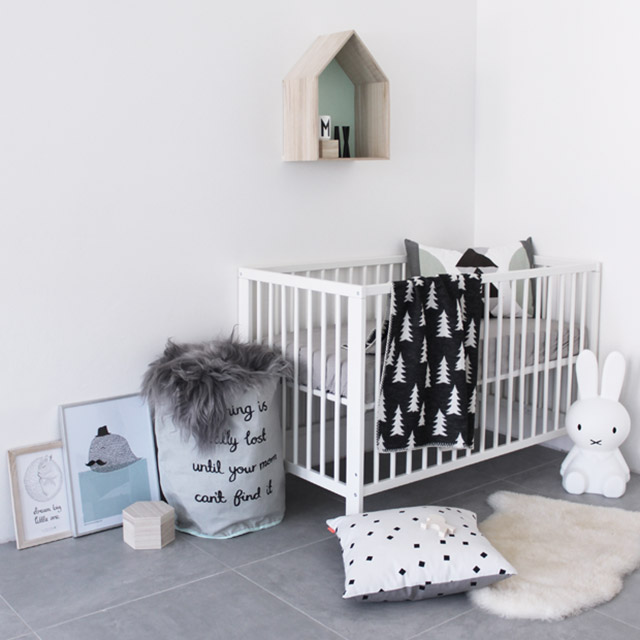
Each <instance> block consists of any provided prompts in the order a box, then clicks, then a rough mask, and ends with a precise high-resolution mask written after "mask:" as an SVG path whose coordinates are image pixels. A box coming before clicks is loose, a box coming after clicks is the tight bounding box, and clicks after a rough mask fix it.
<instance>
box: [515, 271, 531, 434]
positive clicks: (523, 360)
mask: <svg viewBox="0 0 640 640" xmlns="http://www.w3.org/2000/svg"><path fill="white" fill-rule="evenodd" d="M530 289H531V279H530V278H527V279H526V280H524V289H523V291H522V325H521V330H522V333H521V336H520V374H519V382H520V386H519V389H518V395H519V398H518V400H519V402H518V440H522V438H524V408H525V405H526V389H525V383H526V379H527V376H526V374H525V367H526V366H527V344H528V336H527V324H528V322H529V290H530Z"/></svg>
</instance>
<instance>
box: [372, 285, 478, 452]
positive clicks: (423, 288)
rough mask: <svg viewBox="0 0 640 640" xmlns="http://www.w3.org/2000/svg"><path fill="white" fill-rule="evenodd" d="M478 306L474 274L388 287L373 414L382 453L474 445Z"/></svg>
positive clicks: (377, 439)
mask: <svg viewBox="0 0 640 640" xmlns="http://www.w3.org/2000/svg"><path fill="white" fill-rule="evenodd" d="M482 307H483V296H482V289H481V280H480V278H479V276H478V275H476V274H462V275H456V276H455V277H450V276H449V275H443V276H434V277H429V278H426V277H415V278H412V279H411V280H403V281H399V282H394V283H393V290H392V295H391V296H390V315H389V330H388V336H387V348H386V353H385V356H384V367H383V371H382V380H381V385H380V395H379V398H378V405H377V415H376V418H377V422H376V441H377V443H378V447H379V449H380V450H382V451H402V450H407V449H413V448H417V447H424V446H446V447H456V448H460V447H469V446H471V445H472V444H473V429H474V426H475V424H474V423H475V412H476V395H477V394H476V381H477V375H478V371H477V368H478V335H479V327H480V322H481V320H482V311H483V309H482Z"/></svg>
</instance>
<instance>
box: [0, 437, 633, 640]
mask: <svg viewBox="0 0 640 640" xmlns="http://www.w3.org/2000/svg"><path fill="white" fill-rule="evenodd" d="M561 460H562V454H560V453H558V452H556V451H553V450H551V449H545V448H543V447H534V448H531V449H528V450H525V451H522V452H517V453H513V454H510V455H509V456H505V457H502V458H499V459H497V460H494V461H489V462H484V463H481V464H477V465H475V466H473V467H469V468H466V469H461V470H458V471H454V472H450V473H448V474H446V475H443V476H438V477H436V478H433V479H431V480H427V481H424V482H421V483H417V484H414V485H411V486H409V487H405V488H402V489H396V490H393V491H390V492H387V493H385V494H382V495H377V496H372V497H371V498H369V499H368V500H367V503H366V504H365V508H366V509H367V510H369V511H372V510H374V509H382V508H391V507H398V506H403V505H405V506H409V505H417V504H429V503H432V504H433V503H438V504H447V505H451V506H457V507H464V508H467V509H472V510H474V511H476V512H477V513H478V517H479V519H480V520H482V519H484V518H485V517H487V516H488V515H489V514H490V512H491V509H490V508H489V507H488V506H487V504H486V499H487V496H489V495H490V494H491V493H493V492H494V491H497V490H500V489H509V490H511V491H519V492H524V493H535V494H539V495H545V496H549V497H553V498H563V499H569V500H576V501H579V502H586V503H590V504H600V505H609V506H618V507H624V508H627V509H633V510H640V477H639V476H636V475H634V476H633V477H632V480H631V482H630V483H629V486H628V488H627V492H626V494H625V495H624V497H623V498H621V499H620V500H607V499H605V498H602V497H598V496H586V497H580V498H576V497H572V496H569V495H568V494H566V493H565V492H564V491H563V489H562V487H561V485H560V477H559V473H558V470H559V466H560V461H561ZM342 512H343V506H342V502H341V500H339V499H338V498H336V497H334V496H332V495H331V494H329V493H327V492H325V491H323V490H321V489H318V488H316V487H313V486H312V485H309V484H307V483H305V482H303V481H301V480H298V479H296V478H293V477H288V482H287V516H286V518H285V520H284V522H283V523H282V524H280V525H278V526H277V527H272V528H271V529H267V530H265V531H261V532H258V533H252V534H249V535H245V536H241V537H239V538H235V539H232V540H224V541H216V540H205V539H200V538H194V537H191V536H187V535H181V534H179V535H178V537H177V539H176V541H175V542H174V543H173V544H171V545H169V546H167V547H165V548H164V549H162V550H160V551H134V550H133V549H130V548H129V547H128V546H127V545H125V544H124V543H123V542H122V530H121V529H112V530H110V531H106V532H102V533H96V534H93V535H90V536H86V537H83V538H77V539H68V540H62V541H59V542H55V543H51V544H48V545H42V546H39V547H34V548H31V549H26V550H24V551H17V550H16V549H15V546H14V545H13V544H5V545H0V640H9V639H12V638H25V639H35V638H41V639H42V640H55V639H64V640H73V639H75V638H83V639H84V638H92V640H102V639H105V638H109V639H111V638H118V639H120V640H129V639H136V640H145V639H148V638H149V639H151V638H153V639H155V640H157V639H163V638H167V639H169V638H170V639H172V640H173V639H177V638H188V639H189V640H198V639H200V638H202V639H205V638H206V639H215V638H222V639H224V640H233V639H236V638H238V639H244V638H254V637H259V638H278V639H283V640H289V639H295V640H298V639H305V638H313V639H318V640H322V639H324V638H348V639H350V640H351V639H353V640H358V639H369V638H384V639H385V640H400V639H408V638H415V639H420V640H430V639H432V638H433V639H434V640H435V639H440V638H449V639H453V640H455V639H457V638H465V639H468V638H490V639H492V640H501V639H503V638H504V639H507V638H508V639H509V640H518V639H526V640H535V639H536V638H545V639H548V638H554V639H555V638H560V639H572V638H576V639H577V638H579V639H580V640H589V639H591V638H593V639H594V640H595V639H596V638H597V639H598V640H601V639H602V638H607V639H608V640H618V639H622V638H640V607H639V606H638V603H640V572H636V573H635V574H632V575H630V576H628V577H627V578H626V579H625V586H624V589H623V591H622V592H621V593H620V595H618V597H616V598H615V599H614V600H612V601H611V602H609V603H607V604H604V605H602V606H600V607H598V608H596V609H593V610H590V611H587V612H585V613H583V614H582V615H579V616H576V617H574V618H570V619H567V620H565V621H562V622H557V623H545V622H524V621H518V622H515V621H507V620H503V619H502V618H498V617H495V616H492V615H490V614H486V613H484V612H482V611H480V610H478V609H476V608H474V607H473V606H472V605H471V604H470V602H469V600H468V599H467V597H466V596H465V595H464V594H462V595H455V596H449V597H447V598H441V599H438V600H424V601H421V602H400V603H379V604H367V603H362V602H350V601H347V600H343V599H342V597H341V596H342V591H343V571H342V561H341V554H340V547H339V543H338V541H337V539H336V538H335V537H334V536H332V535H330V534H329V533H328V531H327V529H326V526H325V519H326V518H329V517H333V516H336V515H340V514H341V513H342Z"/></svg>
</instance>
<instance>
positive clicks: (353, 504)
mask: <svg viewBox="0 0 640 640" xmlns="http://www.w3.org/2000/svg"><path fill="white" fill-rule="evenodd" d="M347 476H349V473H348V472H347ZM363 489H364V483H363V482H362V478H361V477H356V476H355V475H354V477H353V478H352V481H351V482H349V478H347V498H346V504H345V515H348V516H350V515H352V514H354V513H362V512H363V511H364V491H363Z"/></svg>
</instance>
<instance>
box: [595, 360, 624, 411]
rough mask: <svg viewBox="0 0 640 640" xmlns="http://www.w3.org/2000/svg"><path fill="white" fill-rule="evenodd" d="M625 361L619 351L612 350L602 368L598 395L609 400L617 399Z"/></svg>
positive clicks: (622, 379)
mask: <svg viewBox="0 0 640 640" xmlns="http://www.w3.org/2000/svg"><path fill="white" fill-rule="evenodd" d="M624 371H625V362H624V357H623V355H622V354H621V353H620V352H619V351H612V352H611V353H610V354H609V356H608V357H607V359H606V360H605V363H604V368H603V370H602V391H601V392H600V395H601V396H602V397H603V398H608V399H609V400H617V399H618V398H619V397H620V391H621V390H622V382H623V381H624Z"/></svg>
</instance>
